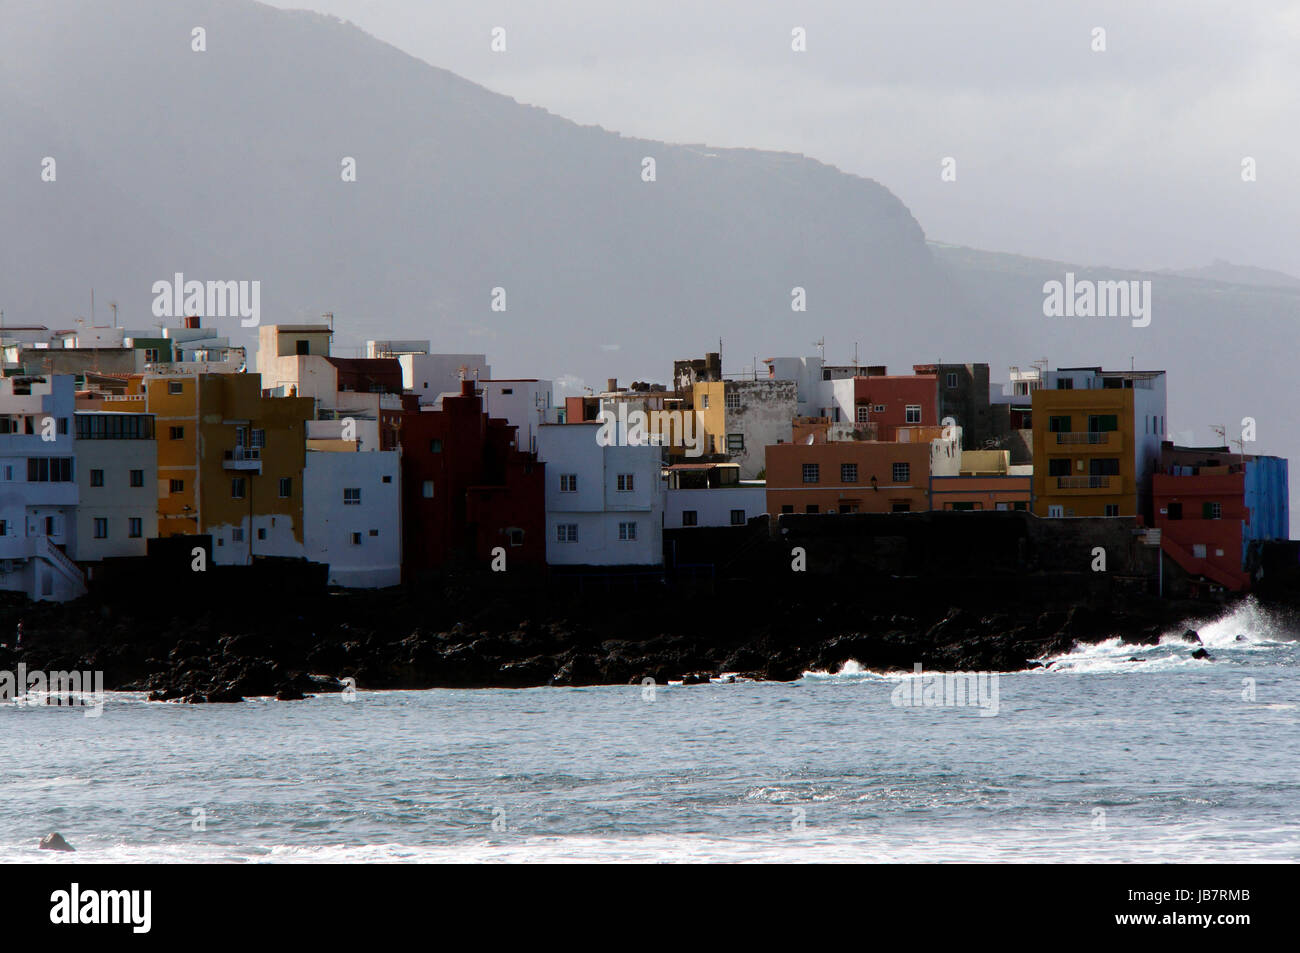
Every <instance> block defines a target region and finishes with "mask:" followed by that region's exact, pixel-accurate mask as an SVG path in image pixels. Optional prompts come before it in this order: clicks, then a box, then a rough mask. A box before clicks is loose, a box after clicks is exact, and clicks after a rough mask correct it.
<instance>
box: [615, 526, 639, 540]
mask: <svg viewBox="0 0 1300 953" xmlns="http://www.w3.org/2000/svg"><path fill="white" fill-rule="evenodd" d="M618 538H619V539H620V540H622V541H623V542H625V543H631V542H635V541H636V523H619V524H618Z"/></svg>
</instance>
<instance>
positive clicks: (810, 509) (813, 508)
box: [803, 503, 821, 513]
mask: <svg viewBox="0 0 1300 953" xmlns="http://www.w3.org/2000/svg"><path fill="white" fill-rule="evenodd" d="M803 511H804V512H805V513H820V512H821V507H820V506H818V505H817V504H816V503H809V504H808V505H807V506H805V507H804V508H803Z"/></svg>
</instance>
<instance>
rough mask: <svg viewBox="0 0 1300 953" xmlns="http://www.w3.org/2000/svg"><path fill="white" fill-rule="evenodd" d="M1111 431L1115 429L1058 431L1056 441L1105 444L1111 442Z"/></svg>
mask: <svg viewBox="0 0 1300 953" xmlns="http://www.w3.org/2000/svg"><path fill="white" fill-rule="evenodd" d="M1111 433H1113V431H1109V430H1089V431H1075V432H1072V433H1070V432H1058V433H1057V434H1056V442H1057V443H1058V444H1098V445H1101V446H1105V445H1106V444H1108V443H1110V442H1111Z"/></svg>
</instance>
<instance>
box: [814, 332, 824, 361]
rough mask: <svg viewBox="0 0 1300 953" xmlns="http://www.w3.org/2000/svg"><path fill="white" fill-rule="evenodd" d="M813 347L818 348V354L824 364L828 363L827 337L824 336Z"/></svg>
mask: <svg viewBox="0 0 1300 953" xmlns="http://www.w3.org/2000/svg"><path fill="white" fill-rule="evenodd" d="M813 345H814V346H815V347H816V348H817V352H818V353H819V354H820V355H821V359H822V363H823V364H825V363H826V335H824V334H823V335H822V336H821V337H819V338H818V339H817V340H816V341H813Z"/></svg>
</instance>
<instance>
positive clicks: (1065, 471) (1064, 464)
mask: <svg viewBox="0 0 1300 953" xmlns="http://www.w3.org/2000/svg"><path fill="white" fill-rule="evenodd" d="M1070 464H1071V460H1070V458H1069V457H1053V458H1052V459H1050V460H1048V461H1047V475H1048V476H1054V477H1067V476H1069V475H1070Z"/></svg>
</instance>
